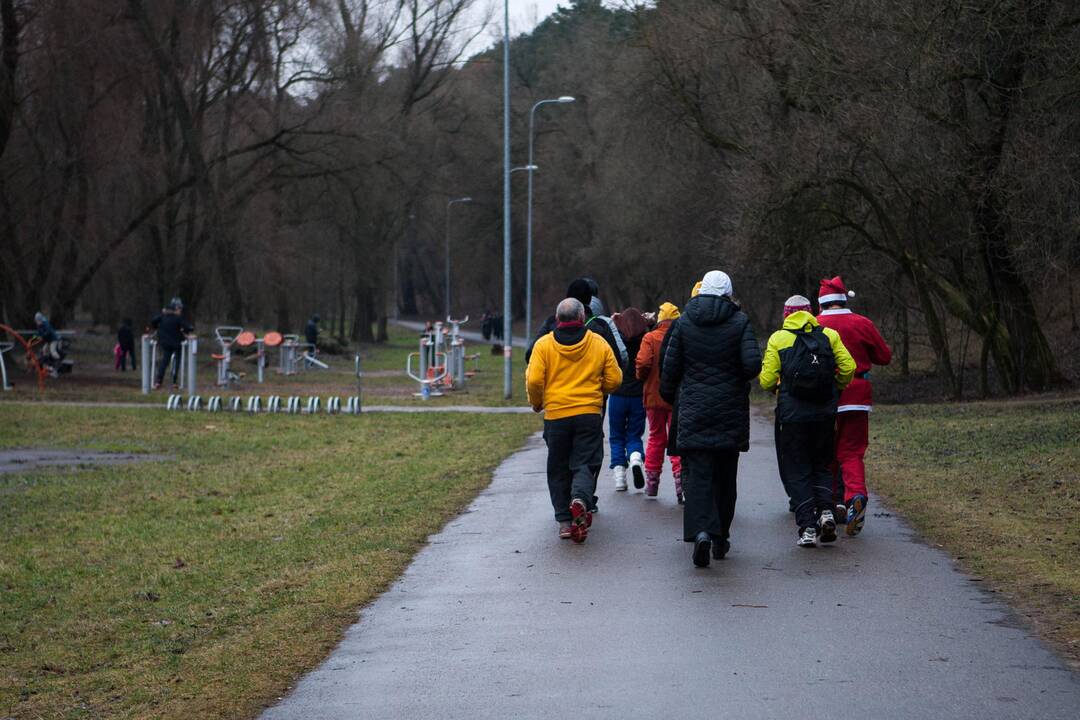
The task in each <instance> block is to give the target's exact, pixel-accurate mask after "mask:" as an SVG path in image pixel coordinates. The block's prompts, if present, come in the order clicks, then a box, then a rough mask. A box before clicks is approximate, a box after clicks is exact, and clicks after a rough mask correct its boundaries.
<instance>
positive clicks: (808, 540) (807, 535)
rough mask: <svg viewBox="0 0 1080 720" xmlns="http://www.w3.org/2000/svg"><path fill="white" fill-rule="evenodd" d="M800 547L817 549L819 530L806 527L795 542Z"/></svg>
mask: <svg viewBox="0 0 1080 720" xmlns="http://www.w3.org/2000/svg"><path fill="white" fill-rule="evenodd" d="M795 544H796V545H798V546H799V547H817V528H816V527H813V526H810V527H804V528H803V529H802V532H801V533H799V539H798V540H797V541H796V542H795Z"/></svg>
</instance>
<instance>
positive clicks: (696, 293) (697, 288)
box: [690, 280, 701, 298]
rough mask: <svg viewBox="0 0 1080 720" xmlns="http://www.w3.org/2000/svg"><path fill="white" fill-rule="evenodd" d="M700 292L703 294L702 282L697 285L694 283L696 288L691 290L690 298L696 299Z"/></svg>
mask: <svg viewBox="0 0 1080 720" xmlns="http://www.w3.org/2000/svg"><path fill="white" fill-rule="evenodd" d="M700 292H701V281H700V280H698V281H697V282H696V283H694V287H692V288H690V297H692V298H696V297H697V296H698V293H700Z"/></svg>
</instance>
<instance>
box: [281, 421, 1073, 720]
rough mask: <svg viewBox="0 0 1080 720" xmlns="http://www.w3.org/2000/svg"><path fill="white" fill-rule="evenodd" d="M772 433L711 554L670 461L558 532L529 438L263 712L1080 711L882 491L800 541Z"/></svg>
mask: <svg viewBox="0 0 1080 720" xmlns="http://www.w3.org/2000/svg"><path fill="white" fill-rule="evenodd" d="M771 435H772V429H771V426H770V425H769V424H767V423H766V422H764V421H763V420H760V419H757V420H755V423H754V427H753V432H752V437H753V447H752V449H751V452H750V453H748V454H746V455H743V458H742V463H741V465H740V481H739V495H740V497H739V504H738V510H737V513H736V517H735V524H734V526H733V529H732V550H731V553H730V554H729V555H728V557H727V559H725V560H722V561H714V562H713V565H712V567H710V568H708V569H697V568H694V567H693V566H692V565H691V562H690V546H689V545H687V544H685V543H683V542H681V539H680V536H681V512H680V509H679V507H678V506H677V505H676V504H675V501H674V497H673V490H672V485H671V482H670V478H669V477H668V476H667V475H666V473H665V478H664V480H663V481H662V483H661V497H660V499H659V500H646V499H645V498H644V497H643V496H642V495H641V493H640V492H635V491H634V490H633V489H631V490H630V492H628V493H615V492H613V491H612V489H611V481H610V477H609V476H608V474H607V473H606V472H605V474H604V476H603V477H602V479H601V489H600V491H599V493H598V494H599V495H600V511H601V512H600V514H599V515H598V516H597V518H596V522H595V524H594V526H593V530H592V532H591V533H590V535H589V539H588V541H587V542H586V543H585V544H584V545H574V544H572V543H571V542H569V541H566V540H563V541H560V540H558V539H557V538H556V536H555V523H554V521H553V520H552V515H551V505H550V503H549V501H548V496H547V491H546V485H545V479H544V458H545V451H544V447H543V443H542V441H541V440H540V439H539V438H538V437H536V438H533V440H532V441H531V442H530V444H529V446H528V447H527V448H526V449H525V450H523V451H522V452H520V453H518V454H517V455H515V456H513V457H512V458H510V459H508V460H507V461H506V462H505V463H503V465H502V466H501V467H500V468H499V470H498V471H497V473H496V476H495V480H494V482H493V483H492V485H491V487H490V488H488V489H487V490H486V491H485V492H484V493H482V494H481V495H480V496H479V497H478V498H477V500H476V501H475V502H474V503H473V504H472V506H471V507H470V508H469V510H468V511H467V512H466V513H465V514H463V515H462V516H461V517H459V518H457V519H455V520H454V521H452V522H450V523H449V524H448V525H447V526H446V528H444V530H443V531H442V532H441V533H439V534H438V535H435V536H433V537H432V538H431V543H430V545H429V546H428V547H427V548H425V549H424V550H423V551H422V552H421V553H420V554H419V555H418V556H417V558H416V560H415V561H414V562H413V564H412V565H411V566H410V567H409V569H408V570H407V571H406V572H405V574H404V576H403V577H402V578H401V579H400V580H399V581H398V582H397V583H396V584H395V585H394V586H393V587H392V588H391V589H390V590H389V591H387V592H386V593H385V594H384V595H383V596H382V597H380V598H379V599H378V600H377V601H375V602H374V603H373V604H372V605H370V606H369V607H367V608H366V609H364V610H363V612H362V615H361V618H360V621H359V622H358V623H357V624H356V625H354V626H353V627H351V628H350V629H349V630H348V631H347V632H346V635H345V637H344V639H343V640H342V642H341V643H340V645H339V646H338V647H337V649H336V650H334V652H333V654H332V655H331V656H330V657H329V658H328V659H327V660H326V661H325V662H324V663H323V665H322V666H321V667H319V668H318V669H317V670H315V671H314V672H312V673H311V674H309V675H308V676H306V677H305V678H304V679H303V680H302V681H301V682H300V683H299V684H298V686H297V687H296V688H295V689H294V690H293V691H292V693H291V694H290V695H289V696H288V697H287V698H285V699H284V700H283V701H282V702H281V703H280V704H279V705H277V706H276V707H273V708H271V709H269V710H267V711H266V712H265V713H264V715H263V719H264V720H282V719H284V718H290V719H291V718H296V719H300V718H303V719H304V720H317V719H320V718H350V719H358V718H468V719H469V720H475V719H476V718H553V717H554V718H559V717H573V718H575V719H576V718H661V717H681V718H698V717H701V718H704V717H709V718H735V717H738V718H747V717H752V718H817V717H828V716H830V715H839V716H843V717H857V718H866V719H867V720H870V719H875V720H877V719H886V718H915V717H920V718H925V717H929V718H978V719H979V720H988V719H993V720H999V719H1000V720H1008V719H1013V718H1015V719H1016V720H1020V719H1027V718H1035V717H1038V718H1042V719H1046V720H1049V719H1061V720H1065V719H1066V718H1068V719H1069V720H1073V719H1074V718H1076V717H1078V709H1080V680H1078V678H1077V676H1076V675H1075V674H1074V673H1073V672H1072V671H1070V670H1069V669H1068V668H1067V666H1066V665H1065V664H1064V663H1063V662H1062V661H1061V660H1060V659H1059V658H1058V657H1057V656H1055V655H1054V654H1053V653H1051V652H1050V651H1049V650H1048V649H1047V648H1046V647H1045V646H1044V645H1043V644H1042V643H1041V642H1040V641H1038V640H1036V639H1034V638H1033V637H1032V636H1031V635H1030V633H1029V632H1027V631H1026V630H1025V629H1024V627H1023V625H1022V624H1021V623H1020V622H1018V618H1017V617H1016V616H1015V615H1014V614H1013V613H1012V612H1011V611H1010V610H1009V609H1008V608H1006V607H1005V606H1004V605H1003V604H1002V603H1001V602H999V601H998V600H997V598H995V597H994V596H993V595H992V594H990V593H988V592H986V591H984V590H982V589H981V587H980V585H979V583H978V582H977V581H976V579H975V578H972V577H970V576H967V575H964V574H962V573H961V572H959V571H958V570H957V569H956V568H955V565H954V563H953V562H952V560H950V558H949V557H948V556H947V555H946V554H945V553H943V552H941V551H940V550H938V549H935V548H931V547H929V546H927V545H926V544H924V543H923V542H922V541H921V540H920V539H919V538H918V537H917V536H915V535H914V534H913V532H912V531H911V530H910V529H909V528H908V526H907V525H906V524H905V523H903V522H902V521H901V520H900V519H899V518H897V517H896V516H895V515H892V514H890V513H889V512H888V511H887V510H885V509H883V508H882V507H881V506H880V505H879V504H876V503H873V501H872V504H871V515H870V517H868V520H867V529H866V531H865V532H864V533H863V535H862V536H860V537H858V538H855V539H849V538H846V537H844V536H843V534H842V533H841V538H840V540H839V541H837V542H836V543H835V544H834V545H831V546H825V547H819V548H817V549H812V550H808V549H800V548H797V547H795V527H794V522H793V520H792V517H791V515H790V514H789V513H788V512H787V509H786V506H787V500H786V497H785V496H784V494H783V491H782V489H781V487H780V484H779V481H778V480H777V479H776V470H775V456H774V450H773V446H772V442H771ZM871 480H872V479H871Z"/></svg>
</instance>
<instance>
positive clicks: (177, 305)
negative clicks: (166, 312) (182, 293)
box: [168, 297, 184, 312]
mask: <svg viewBox="0 0 1080 720" xmlns="http://www.w3.org/2000/svg"><path fill="white" fill-rule="evenodd" d="M168 307H169V309H170V310H173V311H174V312H180V311H181V310H183V309H184V301H183V300H181V299H180V298H178V297H174V298H173V299H172V300H170V301H169V306H168Z"/></svg>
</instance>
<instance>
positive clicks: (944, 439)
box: [868, 398, 1080, 667]
mask: <svg viewBox="0 0 1080 720" xmlns="http://www.w3.org/2000/svg"><path fill="white" fill-rule="evenodd" d="M871 434H872V436H873V439H872V440H871V447H870V453H869V455H868V462H869V465H870V467H869V470H870V472H871V478H870V479H871V484H872V487H873V489H875V490H876V491H877V492H880V493H881V494H882V495H883V496H884V497H885V499H886V500H887V501H888V502H889V503H890V504H891V505H892V506H894V507H895V508H896V509H897V510H899V511H900V512H902V513H903V514H904V515H905V516H906V517H907V518H908V519H909V520H910V521H911V522H912V524H913V525H914V526H915V527H916V528H917V529H918V531H919V532H920V533H921V534H923V535H924V536H925V537H927V538H929V539H930V540H931V541H932V542H934V543H936V544H938V545H941V546H943V547H944V548H946V549H947V550H948V551H950V552H951V553H952V554H953V555H954V556H955V557H957V558H958V559H959V560H960V562H961V563H962V564H963V565H964V566H965V567H966V568H967V569H969V570H970V571H972V572H974V573H975V574H977V575H979V576H982V577H984V578H986V579H987V580H989V581H990V584H991V586H992V588H993V589H994V590H996V591H998V592H1001V593H1002V594H1003V595H1004V596H1005V597H1007V598H1008V600H1009V601H1010V602H1011V603H1012V604H1013V606H1014V607H1016V608H1017V610H1018V611H1019V612H1020V613H1021V614H1023V615H1024V616H1026V617H1027V618H1028V619H1029V620H1030V621H1031V623H1032V625H1033V626H1034V628H1035V629H1036V631H1037V632H1039V633H1040V634H1041V635H1042V636H1043V637H1045V638H1046V639H1048V640H1049V641H1051V643H1052V644H1054V645H1055V646H1056V647H1058V648H1059V649H1060V650H1061V651H1062V652H1063V654H1064V655H1065V656H1066V658H1067V659H1068V660H1069V661H1070V662H1071V663H1072V664H1073V665H1074V666H1077V667H1080V563H1078V562H1077V557H1080V399H1077V398H1072V399H1051V400H1038V401H1013V402H980V403H969V404H962V405H908V406H879V407H878V408H877V409H876V411H875V412H874V416H873V418H872V422H871Z"/></svg>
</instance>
